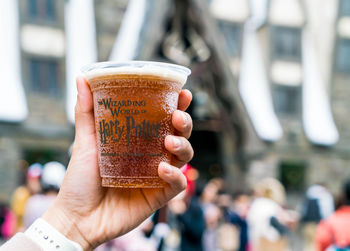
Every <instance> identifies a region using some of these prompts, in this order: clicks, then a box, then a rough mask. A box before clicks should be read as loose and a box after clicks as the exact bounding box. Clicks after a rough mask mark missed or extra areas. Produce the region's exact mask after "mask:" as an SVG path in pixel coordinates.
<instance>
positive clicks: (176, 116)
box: [171, 110, 193, 139]
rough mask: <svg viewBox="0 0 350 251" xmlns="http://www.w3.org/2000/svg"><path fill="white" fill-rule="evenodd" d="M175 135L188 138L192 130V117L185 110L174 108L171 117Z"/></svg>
mask: <svg viewBox="0 0 350 251" xmlns="http://www.w3.org/2000/svg"><path fill="white" fill-rule="evenodd" d="M171 120H172V123H173V126H174V128H175V129H176V135H178V136H183V137H185V138H186V139H188V138H189V137H190V136H191V132H192V127H193V124H192V118H191V116H190V115H189V114H188V113H187V112H182V111H180V110H176V111H175V112H174V113H173V116H172V118H171Z"/></svg>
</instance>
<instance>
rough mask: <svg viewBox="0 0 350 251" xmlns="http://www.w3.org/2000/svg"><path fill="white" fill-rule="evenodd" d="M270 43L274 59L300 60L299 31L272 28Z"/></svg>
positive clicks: (296, 29)
mask: <svg viewBox="0 0 350 251" xmlns="http://www.w3.org/2000/svg"><path fill="white" fill-rule="evenodd" d="M271 41H272V44H271V46H272V53H273V56H274V57H275V58H282V59H293V60H299V59H300V51H301V32H300V29H298V28H290V27H272V39H271Z"/></svg>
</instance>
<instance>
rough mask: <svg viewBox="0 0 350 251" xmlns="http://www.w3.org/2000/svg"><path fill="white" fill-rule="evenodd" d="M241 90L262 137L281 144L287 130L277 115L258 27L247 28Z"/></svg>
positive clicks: (240, 82) (258, 132) (243, 52)
mask: <svg viewBox="0 0 350 251" xmlns="http://www.w3.org/2000/svg"><path fill="white" fill-rule="evenodd" d="M239 91H240V94H241V97H242V99H243V102H244V104H245V106H246V109H247V111H248V114H249V116H250V118H251V121H252V123H253V126H254V128H255V130H256V132H257V134H258V136H259V137H260V138H261V139H263V140H265V141H277V140H279V139H280V138H281V137H282V134H283V131H282V127H281V125H280V122H279V120H278V118H277V116H276V114H275V112H274V109H273V104H272V98H271V94H270V91H269V83H268V78H267V75H266V72H265V67H264V62H263V57H262V54H261V48H260V45H259V41H258V37H257V34H256V30H255V28H254V27H252V26H251V25H250V23H249V22H248V23H247V24H246V25H245V28H244V38H243V50H242V63H241V73H240V76H239Z"/></svg>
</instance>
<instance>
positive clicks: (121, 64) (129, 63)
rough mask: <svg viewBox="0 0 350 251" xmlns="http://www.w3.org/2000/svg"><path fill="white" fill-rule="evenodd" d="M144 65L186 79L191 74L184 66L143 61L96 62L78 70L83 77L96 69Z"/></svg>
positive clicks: (139, 66)
mask: <svg viewBox="0 0 350 251" xmlns="http://www.w3.org/2000/svg"><path fill="white" fill-rule="evenodd" d="M146 65H151V66H156V67H160V68H162V67H164V68H166V69H168V70H172V71H175V72H177V73H180V74H183V75H184V76H186V77H188V76H189V75H190V74H191V70H190V69H189V68H187V67H185V66H182V65H178V64H172V63H165V62H158V61H143V60H129V61H102V62H96V63H91V64H88V65H85V66H83V67H82V68H81V69H80V71H81V72H82V73H83V74H84V75H85V74H87V73H88V72H91V71H93V70H96V69H106V68H119V67H135V68H141V67H144V66H146Z"/></svg>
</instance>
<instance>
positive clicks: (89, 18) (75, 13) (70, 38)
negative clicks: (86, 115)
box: [65, 0, 97, 123]
mask: <svg viewBox="0 0 350 251" xmlns="http://www.w3.org/2000/svg"><path fill="white" fill-rule="evenodd" d="M80 13H84V15H80ZM65 22H66V25H65V26H66V82H67V104H66V109H67V116H68V119H69V121H70V122H72V123H74V106H75V103H76V97H77V89H76V84H75V79H76V77H77V76H78V75H79V74H80V69H81V67H83V66H84V65H86V64H89V63H92V62H95V61H96V60H97V46H96V33H95V16H94V4H93V0H70V1H66V9H65Z"/></svg>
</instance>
